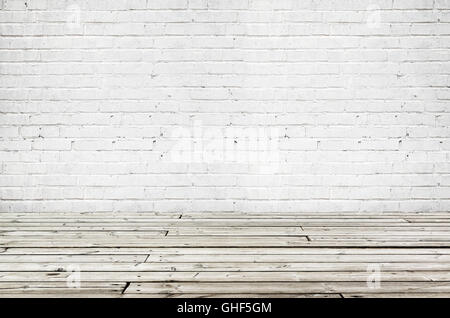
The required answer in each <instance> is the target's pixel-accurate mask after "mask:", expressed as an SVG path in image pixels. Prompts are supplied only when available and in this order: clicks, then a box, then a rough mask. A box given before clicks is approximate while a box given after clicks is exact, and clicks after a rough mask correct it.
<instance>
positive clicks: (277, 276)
mask: <svg viewBox="0 0 450 318" xmlns="http://www.w3.org/2000/svg"><path fill="white" fill-rule="evenodd" d="M71 275H72V273H70V272H0V283H1V282H53V281H57V282H61V281H67V279H69V278H70V276H71ZM369 275H370V273H368V272H333V271H331V272H300V271H299V272H202V271H201V270H199V271H197V272H195V271H194V272H170V271H166V272H120V271H118V272H81V273H80V278H81V282H82V284H83V283H84V282H165V281H180V282H296V281H299V282H301V281H303V282H324V281H331V282H347V281H352V282H365V281H367V279H368V277H369ZM380 278H381V281H383V282H387V281H390V282H408V281H416V282H427V281H434V282H439V281H445V282H448V281H450V274H449V273H447V272H445V271H442V272H439V271H434V272H433V271H416V272H414V271H410V272H403V271H400V272H381V274H380Z"/></svg>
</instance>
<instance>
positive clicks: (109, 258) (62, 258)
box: [0, 255, 147, 263]
mask: <svg viewBox="0 0 450 318" xmlns="http://www.w3.org/2000/svg"><path fill="white" fill-rule="evenodd" d="M146 259H147V255H0V263H101V262H105V263H142V262H145V260H146Z"/></svg>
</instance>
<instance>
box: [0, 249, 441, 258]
mask: <svg viewBox="0 0 450 318" xmlns="http://www.w3.org/2000/svg"><path fill="white" fill-rule="evenodd" d="M1 254H4V255H5V254H13V255H24V254H25V255H34V254H47V255H54V254H56V255H70V254H81V255H82V254H90V255H93V254H101V255H102V254H103V255H111V254H113V255H120V254H133V255H137V254H146V255H147V254H152V255H156V254H158V255H159V254H162V255H164V254H172V255H185V254H186V255H192V254H194V255H210V254H220V255H227V254H231V255H241V254H244V255H274V254H276V255H285V254H288V255H289V254H298V255H392V254H394V255H449V254H450V248H414V247H412V248H379V247H375V248H360V247H355V248H341V247H336V248H317V247H264V248H258V247H225V248H224V247H201V248H199V247H157V248H148V247H126V248H120V247H91V248H90V247H87V248H85V247H71V248H57V247H56V248H55V247H53V248H52V247H50V248H42V247H39V248H32V247H31V248H26V247H25V248H23V247H9V248H0V255H1ZM424 258H426V257H424Z"/></svg>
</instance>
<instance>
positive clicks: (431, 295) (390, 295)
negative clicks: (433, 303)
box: [341, 292, 450, 298]
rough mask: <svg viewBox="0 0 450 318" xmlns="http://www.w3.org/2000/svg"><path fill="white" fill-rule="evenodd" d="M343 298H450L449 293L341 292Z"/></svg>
mask: <svg viewBox="0 0 450 318" xmlns="http://www.w3.org/2000/svg"><path fill="white" fill-rule="evenodd" d="M341 295H342V297H343V298H450V293H420V292H408V293H370V294H369V293H366V294H364V293H359V294H347V293H343V294H341Z"/></svg>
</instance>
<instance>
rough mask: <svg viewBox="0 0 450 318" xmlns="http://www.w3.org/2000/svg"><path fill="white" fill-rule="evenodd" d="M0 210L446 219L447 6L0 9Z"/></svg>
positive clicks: (194, 1) (123, 2) (51, 4)
mask: <svg viewBox="0 0 450 318" xmlns="http://www.w3.org/2000/svg"><path fill="white" fill-rule="evenodd" d="M1 8H2V9H1V10H0V33H1V38H0V158H1V166H0V199H1V200H0V211H1V212H4V211H17V212H33V211H92V210H95V211H164V212H165V211H264V212H273V211H298V212H299V213H301V212H304V211H307V212H311V211H312V212H314V211H449V210H450V105H449V98H450V91H449V89H448V87H449V84H450V81H449V74H450V60H449V58H450V51H449V47H450V37H449V35H450V1H449V0H78V1H75V0H73V1H69V0H65V1H64V0H3V2H2V6H1Z"/></svg>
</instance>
